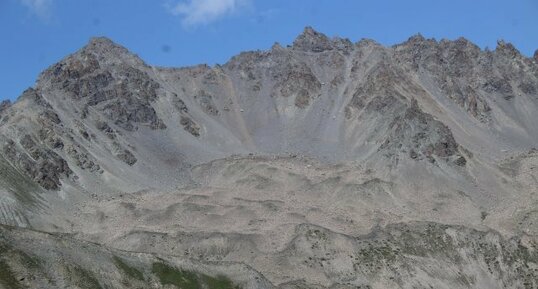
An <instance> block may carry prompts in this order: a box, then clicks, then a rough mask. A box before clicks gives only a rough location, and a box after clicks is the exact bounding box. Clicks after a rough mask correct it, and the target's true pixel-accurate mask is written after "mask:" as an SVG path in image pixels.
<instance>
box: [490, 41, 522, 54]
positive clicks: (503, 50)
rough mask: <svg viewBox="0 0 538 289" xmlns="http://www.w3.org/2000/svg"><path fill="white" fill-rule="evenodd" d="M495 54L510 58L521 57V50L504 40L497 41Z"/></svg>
mask: <svg viewBox="0 0 538 289" xmlns="http://www.w3.org/2000/svg"><path fill="white" fill-rule="evenodd" d="M495 52H496V53H500V54H501V55H506V56H508V57H510V58H514V57H518V56H521V53H520V52H519V50H517V48H515V47H514V45H512V43H510V42H505V41H504V40H499V41H497V47H496V48H495Z"/></svg>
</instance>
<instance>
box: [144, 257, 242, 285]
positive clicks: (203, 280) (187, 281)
mask: <svg viewBox="0 0 538 289" xmlns="http://www.w3.org/2000/svg"><path fill="white" fill-rule="evenodd" d="M152 272H153V273H154V274H155V275H157V277H158V278H159V280H160V281H161V284H163V285H174V286H176V287H178V288H181V289H200V288H207V289H237V288H239V287H238V286H235V287H234V285H233V283H232V281H231V280H230V279H228V278H226V277H225V276H217V277H216V278H215V277H211V276H208V275H205V274H200V273H196V272H192V271H185V270H180V269H176V268H174V267H171V266H169V265H167V264H164V263H153V266H152Z"/></svg>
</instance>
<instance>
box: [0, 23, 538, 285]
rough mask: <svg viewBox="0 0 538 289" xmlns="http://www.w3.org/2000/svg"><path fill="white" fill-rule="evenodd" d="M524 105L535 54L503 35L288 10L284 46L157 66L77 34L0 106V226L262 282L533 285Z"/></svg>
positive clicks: (532, 179) (537, 92)
mask: <svg viewBox="0 0 538 289" xmlns="http://www.w3.org/2000/svg"><path fill="white" fill-rule="evenodd" d="M537 109H538V63H537V60H535V59H533V58H531V57H526V56H524V55H522V54H521V53H519V51H517V49H516V48H515V47H514V46H513V45H511V44H509V43H505V42H503V41H499V43H498V45H497V48H496V49H495V50H494V51H489V50H482V49H480V48H479V47H478V46H476V45H474V44H473V43H471V42H470V41H468V40H466V39H464V38H458V39H456V40H453V41H449V40H441V41H437V40H434V39H426V38H424V37H423V36H421V35H420V34H418V35H415V36H412V37H410V38H409V39H408V40H407V41H405V42H403V43H401V44H397V45H393V46H390V47H385V46H382V45H381V44H379V43H376V42H375V41H372V40H360V41H358V42H356V43H352V42H351V41H349V40H347V39H344V38H338V37H334V38H329V37H327V36H326V35H324V34H322V33H320V32H317V31H315V30H314V29H313V28H311V27H306V28H305V30H304V31H303V33H302V34H300V35H299V36H298V37H297V38H296V39H295V41H293V44H292V45H290V46H288V47H282V46H280V45H277V44H275V45H273V47H272V48H271V49H269V50H265V51H261V50H258V51H250V52H243V53H240V54H238V55H236V56H234V57H232V58H230V60H229V61H227V62H226V63H225V64H222V65H214V66H208V65H197V66H190V67H183V68H167V67H156V66H151V65H148V64H146V63H145V62H144V61H143V60H141V59H140V58H139V57H138V56H136V55H135V54H133V53H131V52H129V51H128V50H127V49H126V48H124V47H122V46H119V45H117V44H115V43H114V42H112V41H111V40H109V39H107V38H103V37H97V38H92V39H91V40H90V42H89V43H88V44H87V45H86V46H84V47H83V48H81V49H80V50H78V51H77V52H75V53H73V54H71V55H69V56H67V57H66V58H64V59H62V60H61V61H59V62H58V63H57V64H54V65H52V66H51V67H49V68H48V69H46V70H45V71H44V72H43V73H41V74H40V76H39V78H38V81H37V82H36V86H35V87H33V88H30V89H28V90H26V91H25V92H24V93H23V94H22V95H21V96H20V97H19V98H18V99H17V101H15V102H14V103H12V104H9V103H5V104H2V105H1V106H0V155H1V158H0V190H1V191H2V198H0V223H2V224H7V225H13V226H20V227H29V228H31V229H34V230H40V231H46V232H50V233H51V234H53V235H54V236H56V235H57V234H66V233H67V234H70V236H71V237H73V238H74V241H73V242H75V243H76V240H82V241H91V242H94V243H98V244H101V245H102V246H103V247H104V248H108V247H110V248H113V249H119V250H126V251H135V252H140V253H156V254H159V255H168V256H182V258H186V259H188V260H194V261H196V262H198V261H204V262H205V261H208V262H212V261H215V262H217V261H226V262H232V263H234V264H236V263H244V264H247V265H248V266H249V267H251V268H253V270H255V271H257V272H259V273H260V274H262V275H263V276H264V278H267V282H269V283H270V284H272V285H270V284H269V283H264V284H265V285H264V286H267V288H272V287H271V286H273V285H274V286H275V287H279V286H280V288H300V287H301V286H307V287H308V286H319V287H320V288H347V287H346V286H348V287H349V286H351V285H354V286H370V287H366V288H387V286H388V287H397V288H408V287H409V286H418V287H420V288H427V285H426V284H429V286H434V285H435V286H437V287H438V288H453V287H450V286H452V285H453V284H454V282H456V281H454V280H460V281H461V282H460V281H457V282H459V283H457V284H459V285H458V286H459V287H457V288H497V287H498V288H500V287H501V285H500V284H505V285H506V286H508V287H510V288H521V287H525V288H534V287H533V286H537V285H538V284H536V282H535V281H532V278H533V276H534V275H533V274H535V272H534V271H532V270H531V269H532V268H535V266H538V265H537V264H538V260H534V256H535V255H533V254H534V253H532V252H534V250H536V248H537V247H536V244H537V243H538V240H537V239H536V238H537V236H538V226H537V225H538V214H536V206H538V190H537V189H536V188H537V187H538V184H537V183H536V180H537V179H538V176H537V175H536V174H537V173H538V170H536V169H535V168H536V167H537V164H538V156H537V154H536V144H537V143H538V118H537V117H536V114H535V113H534V112H535V111H537ZM427 224H429V225H427ZM425 228H427V230H432V232H435V234H434V236H435V238H433V239H428V238H426V239H427V240H425V241H424V238H425V237H424V235H423V233H422V232H423V231H424V230H426V229H425ZM406 230H407V231H409V232H411V233H409V232H407V231H406ZM372 232H382V233H380V234H381V235H383V236H385V237H382V238H381V237H380V239H376V238H377V237H375V238H374V237H372V235H369V234H370V233H372ZM480 232H498V234H499V235H498V236H499V237H494V238H493V237H492V238H493V239H494V240H493V241H492V240H489V239H488V240H489V241H484V240H483V238H484V237H483V236H482V233H480ZM21 234H22V235H21V236H23V237H21V238H23V239H24V238H26V237H24V236H25V235H26V233H21ZM372 234H373V233H372ZM495 234H497V233H495ZM399 235H402V236H406V238H407V239H405V242H403V243H401V242H400V243H399V242H396V241H395V240H396V239H397V236H399ZM157 236H159V237H157ZM466 236H467V237H466ZM495 236H497V235H495ZM28 238H30V239H31V237H28ZM39 238H42V237H39ZM43 238H45V237H43ZM158 238H160V239H158ZM371 238H374V239H376V240H377V242H382V243H383V244H385V245H384V246H377V245H376V246H375V249H372V250H373V251H371V252H370V251H368V248H367V247H364V246H366V245H364V244H366V243H364V242H366V241H365V240H370V239H371ZM436 238H437V239H436ZM370 241H371V242H373V243H371V244H372V245H373V244H374V243H376V242H374V241H373V240H370ZM370 241H368V242H367V243H368V244H370V243H369V242H370ZM490 241H491V242H490ZM32 242H33V241H32ZM424 242H426V243H424ZM415 243H420V244H422V245H423V246H425V247H427V248H433V249H435V248H437V249H439V250H440V251H439V252H436V251H435V250H433V249H432V250H431V251H427V253H426V255H424V254H422V253H420V252H419V251H420V250H419V249H418V248H415V247H413V244H415ZM338 244H340V245H341V246H340V245H338ZM500 244H503V245H502V246H505V247H506V248H510V249H506V248H504V247H503V248H501V245H500ZM508 244H510V245H508ZM54 246H56V245H54ZM73 246H75V247H76V246H79V245H78V243H76V244H75V245H73ZM477 246H478V247H479V248H480V249H476V247H477ZM518 246H523V248H524V249H523V248H520V247H518ZM370 247H371V246H370ZM482 247H484V248H488V250H486V249H484V248H482ZM493 247H494V248H501V249H491V248H493ZM396 249H398V250H396ZM490 249H491V250H490ZM401 250H403V253H404V256H403V257H399V256H397V255H398V254H400V252H402V251H401ZM458 250H459V251H458ZM462 250H463V251H466V252H467V251H469V250H472V251H473V252H475V253H474V254H475V255H472V256H481V257H476V258H478V259H476V258H475V259H473V258H474V257H472V256H471V255H465V254H464V255H462V254H461V253H459V252H460V251H462ZM484 250H485V251H484ZM492 250H493V251H495V250H497V251H495V252H496V253H492V252H493V251H492ZM360 252H362V253H360ZM396 252H398V253H396ZM525 252H527V253H525ZM363 253H366V255H364V254H363ZM69 254H71V255H72V254H74V253H69ZM99 254H101V253H99ZM103 254H104V255H102V254H101V255H100V256H105V255H106V257H103V258H105V259H106V260H107V263H106V264H107V265H103V266H108V267H107V268H109V265H110V264H112V263H110V262H112V261H111V260H112V259H111V257H110V256H109V255H107V254H108V253H106V254H105V253H103ZM324 254H326V255H325V257H323V255H324ZM357 254H359V255H357ZM439 254H440V255H439ZM491 254H493V255H491ZM495 254H499V255H498V256H497V255H495ZM490 255H491V256H490ZM43 256H45V257H46V258H48V257H49V256H48V255H43ZM348 256H352V257H351V258H350V257H348ZM495 256H497V257H495ZM499 256H502V257H499ZM514 256H516V257H514ZM522 256H527V257H525V258H526V259H525V258H523V257H522ZM482 257H484V258H482ZM129 258H131V257H129ZM132 258H135V257H132ZM416 258H425V260H430V261H431V260H434V259H437V258H441V259H442V260H443V261H442V262H444V263H443V264H444V265H442V266H441V267H444V266H452V267H451V268H454V269H453V270H452V269H451V271H450V273H449V274H448V275H443V274H441V271H442V270H441V267H436V266H440V265H438V264H437V265H435V266H434V268H437V269H435V270H433V269H432V270H433V271H428V269H427V267H424V266H422V265H420V264H418V263H416V262H414V261H412V260H416ZM428 258H429V259H428ZM492 258H497V261H498V262H500V263H501V264H502V265H494V264H495V262H494V261H492V260H493V259H492ZM513 258H519V259H517V260H516V261H514V260H513ZM135 259H136V258H135ZM355 259H356V260H362V261H361V262H362V263H361V262H359V263H358V264H355V263H356V262H354V261H353V260H355ZM462 259H464V260H468V262H467V261H466V262H467V263H466V262H463V261H461V260H462ZM129 260H134V259H129ZM313 260H314V261H313ZM454 260H460V261H457V262H456V261H454ZM430 261H428V262H430ZM47 262H48V261H47ZM133 262H134V261H133ZM141 262H142V261H141ZM432 262H433V261H432ZM458 262H459V263H458ZM462 262H463V263H462ZM75 263H76V262H75ZM142 263H143V264H144V265H143V266H142ZM142 263H139V265H140V266H141V267H140V268H142V267H143V268H144V269H143V270H144V272H145V273H144V274H147V276H150V277H149V278H156V277H155V275H154V274H153V273H149V269H148V268H149V267H148V264H149V263H147V260H145V261H143V262H142ZM172 263H173V264H175V265H174V266H180V265H178V264H179V263H174V262H172ZM10 264H11V263H10ZM279 264H280V265H279ZM361 264H363V265H364V264H370V265H371V266H374V265H375V266H379V267H380V268H382V269H379V270H380V271H379V272H374V271H375V270H374V271H372V270H370V269H368V266H370V265H368V266H366V265H364V266H366V267H364V266H363V265H361ZM406 264H407V265H406ZM410 264H412V265H410ZM0 265H1V264H0ZM19 265H20V264H11V266H12V267H13V266H15V267H13V268H19V267H17V266H19ZM79 265H80V266H82V264H79ZM69 266H71V265H69ZM69 266H68V267H69ZM84 266H85V268H87V267H88V264H86V263H85V264H84ZM84 266H83V267H84ZM469 266H470V267H473V268H476V270H471V271H466V270H467V269H466V268H469ZM499 266H501V267H502V266H504V267H505V268H510V273H509V274H506V275H503V274H502V272H503V271H502V270H501V269H499V268H501V267H499ZM180 267H181V266H180ZM303 267H304V268H303ZM10 268H11V267H10ZM522 268H526V269H522ZM528 268H531V269H529V270H527V269H528ZM87 269H88V270H90V271H93V272H94V273H95V272H98V271H99V270H100V269H99V266H98V265H97V266H96V267H92V266H90V267H89V268H87ZM206 269H207V268H206ZM206 269H204V270H203V272H206V271H207V270H209V269H207V270H206ZM209 271H211V270H209ZM209 271H207V272H209ZM217 271H218V270H217ZM304 272H308V273H304ZM413 272H415V273H413ZM416 272H422V273H421V274H418V275H416ZM43 274H44V273H43ZM204 274H205V273H204ZM245 274H247V275H249V274H251V273H245ZM401 274H403V275H401ZM462 274H463V275H465V276H466V277H465V278H468V279H465V280H467V281H462V280H461V279H458V278H460V277H458V276H462ZM45 275H46V274H45ZM68 275H69V274H67V275H54V276H55V277H54V278H59V279H58V280H62V278H64V279H65V278H68V277H69V276H68ZM107 276H108V275H107ZM200 276H201V275H200ZM231 276H232V277H233V274H232V275H231ZM241 276H242V277H241V278H239V279H238V280H243V281H241V282H243V284H247V285H245V286H247V287H248V288H256V287H255V285H252V284H254V283H252V282H251V283H249V282H250V281H249V282H247V281H245V280H246V279H245V277H244V276H245V275H241ZM249 276H254V275H249ZM389 276H391V277H392V278H389ZM397 276H400V277H397ZM401 276H404V277H401ZM106 278H109V276H108V277H105V276H104V275H103V276H101V277H100V278H98V282H101V284H106V282H107V281H106ZM232 279H233V278H232ZM264 280H265V279H264ZM469 280H471V281H469ZM529 280H531V281H529ZM1 281H2V280H1V279H0V284H1V283H2V282H1ZM116 281H117V280H114V281H113V283H114V286H119V285H117V284H119V282H116ZM111 282H112V281H111ZM245 282H246V283H245ZM264 282H265V281H264ZM249 284H250V285H249ZM161 285H163V286H164V285H165V284H161ZM103 286H104V285H103ZM111 286H112V285H111ZM294 286H295V287H294ZM338 286H340V287H338ZM421 286H422V287H421ZM473 286H474V287H473ZM488 286H489V287H488ZM495 286H497V287H495ZM359 288H364V287H359Z"/></svg>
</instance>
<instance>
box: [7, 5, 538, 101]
mask: <svg viewBox="0 0 538 289" xmlns="http://www.w3.org/2000/svg"><path fill="white" fill-rule="evenodd" d="M307 25H309V26H313V27H314V28H315V29H316V30H318V31H321V32H323V33H325V34H327V35H329V36H336V35H337V36H342V37H347V38H349V39H351V40H352V41H357V40H359V39H361V38H372V39H375V40H376V41H378V42H380V43H382V44H385V45H392V44H395V43H399V42H402V41H404V40H406V39H407V38H408V37H409V36H411V35H413V34H416V33H418V32H420V33H421V34H422V35H424V36H425V37H435V38H436V39H442V38H448V39H455V38H457V37H459V36H464V37H466V38H468V39H470V40H471V41H473V42H474V43H476V44H478V45H479V46H481V47H485V46H489V47H490V48H492V49H493V48H495V46H496V42H497V40H498V39H504V40H506V41H508V42H511V43H513V44H514V45H515V46H516V47H517V48H518V49H519V50H520V51H521V52H522V53H524V54H525V55H527V56H531V55H532V54H533V53H534V51H535V50H536V49H538V0H439V1H436V0H406V1H403V0H378V1H360V0H265V1H261V0H76V1H75V0H0V31H1V32H0V36H1V38H0V39H1V43H0V99H12V100H13V99H15V98H17V97H18V96H19V95H20V94H21V92H22V91H23V90H24V89H25V88H27V87H29V86H32V85H33V84H34V82H35V80H36V78H37V75H38V74H39V72H41V71H42V70H43V69H45V68H46V67H48V66H49V65H51V64H53V63H55V62H57V61H58V60H60V59H61V58H63V57H64V56H66V55H67V54H69V53H72V52H74V51H76V50H77V49H78V48H80V47H82V46H83V45H84V44H85V43H86V42H87V41H88V39H89V38H90V37H91V36H107V37H109V38H111V39H112V40H114V41H115V42H117V43H119V44H121V45H124V46H126V47H127V48H128V49H130V50H131V51H133V52H135V53H137V54H138V55H140V56H141V57H142V58H143V59H144V60H145V61H146V62H147V63H149V64H153V65H161V66H185V65H192V64H199V63H208V64H215V63H224V62H226V61H227V60H228V59H229V58H230V57H231V56H233V55H235V54H237V53H239V52H240V51H244V50H254V49H268V48H269V47H270V46H271V45H272V44H273V43H274V42H280V43H281V44H284V45H285V44H289V43H291V42H292V41H293V39H294V38H295V36H296V35H297V34H299V33H300V32H301V31H302V30H303V28H304V27H305V26H307Z"/></svg>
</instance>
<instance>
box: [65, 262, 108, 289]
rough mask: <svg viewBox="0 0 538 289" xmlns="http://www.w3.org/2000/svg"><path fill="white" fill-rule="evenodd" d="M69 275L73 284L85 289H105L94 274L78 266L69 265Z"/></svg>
mask: <svg viewBox="0 0 538 289" xmlns="http://www.w3.org/2000/svg"><path fill="white" fill-rule="evenodd" d="M67 270H68V272H69V277H70V278H71V281H72V283H73V284H76V285H77V286H79V287H80V288H83V289H103V287H101V285H100V284H99V281H97V278H95V276H93V274H92V273H91V272H90V271H88V270H85V269H83V268H81V267H78V266H73V267H68V268H67Z"/></svg>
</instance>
